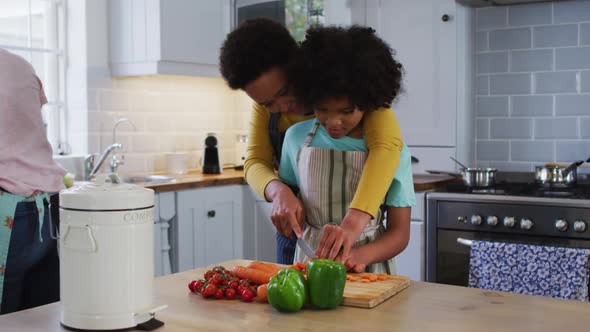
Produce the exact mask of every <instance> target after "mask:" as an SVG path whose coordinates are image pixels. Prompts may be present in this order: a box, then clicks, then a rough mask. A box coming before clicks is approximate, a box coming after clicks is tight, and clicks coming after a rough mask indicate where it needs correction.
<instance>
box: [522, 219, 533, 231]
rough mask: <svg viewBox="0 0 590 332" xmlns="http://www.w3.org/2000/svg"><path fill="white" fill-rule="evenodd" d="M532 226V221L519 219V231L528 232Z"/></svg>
mask: <svg viewBox="0 0 590 332" xmlns="http://www.w3.org/2000/svg"><path fill="white" fill-rule="evenodd" d="M534 225H535V223H533V221H532V220H530V219H527V218H522V219H520V229H523V230H525V231H528V230H529V229H531V228H533V226H534Z"/></svg>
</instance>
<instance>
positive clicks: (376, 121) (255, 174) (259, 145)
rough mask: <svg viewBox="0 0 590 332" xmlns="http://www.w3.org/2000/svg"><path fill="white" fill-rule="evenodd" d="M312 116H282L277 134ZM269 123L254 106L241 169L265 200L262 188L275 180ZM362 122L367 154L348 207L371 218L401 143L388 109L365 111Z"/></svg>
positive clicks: (388, 181) (261, 109) (390, 177)
mask: <svg viewBox="0 0 590 332" xmlns="http://www.w3.org/2000/svg"><path fill="white" fill-rule="evenodd" d="M312 117H313V115H308V116H301V115H294V114H289V113H281V116H280V119H279V131H280V132H281V133H283V132H285V131H287V129H288V128H289V127H290V126H292V125H293V124H295V123H297V122H300V121H304V120H308V119H310V118H312ZM269 121H270V112H269V111H268V110H267V109H265V108H264V107H263V106H260V105H259V104H256V103H255V104H254V107H253V112H252V117H251V120H250V134H249V143H248V150H247V157H246V161H245V163H244V170H245V172H246V181H247V182H248V184H249V185H250V186H251V187H252V188H253V189H254V191H255V192H256V193H257V194H258V195H260V197H265V195H264V189H265V188H266V186H267V185H268V183H269V182H270V181H272V180H278V176H277V174H276V173H275V170H274V165H273V149H272V145H271V139H270V134H269V130H268V124H269ZM363 121H364V124H363V126H364V133H365V139H366V144H367V149H368V150H369V155H368V158H367V162H366V163H365V167H364V168H363V174H362V175H361V180H360V183H359V186H358V188H357V191H356V193H355V194H354V198H353V200H352V202H351V204H350V206H349V208H353V209H358V210H361V211H364V212H366V213H369V214H371V215H372V216H374V215H375V214H376V213H377V210H378V209H379V206H380V205H381V202H382V201H383V198H384V197H385V194H386V193H387V190H388V189H389V186H390V185H391V181H392V180H393V177H394V175H395V171H396V170H397V167H398V165H399V160H400V154H401V151H402V148H403V142H402V137H401V131H400V128H399V124H398V122H397V118H396V117H395V114H394V113H393V111H392V110H391V109H388V108H380V109H378V110H375V111H371V112H367V113H366V114H365V116H364V120H363ZM278 158H280V156H278Z"/></svg>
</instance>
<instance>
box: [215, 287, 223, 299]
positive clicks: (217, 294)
mask: <svg viewBox="0 0 590 332" xmlns="http://www.w3.org/2000/svg"><path fill="white" fill-rule="evenodd" d="M224 295H225V291H224V290H223V289H222V288H218V289H217V291H216V292H215V298H216V299H218V300H221V299H222V298H223V296H224Z"/></svg>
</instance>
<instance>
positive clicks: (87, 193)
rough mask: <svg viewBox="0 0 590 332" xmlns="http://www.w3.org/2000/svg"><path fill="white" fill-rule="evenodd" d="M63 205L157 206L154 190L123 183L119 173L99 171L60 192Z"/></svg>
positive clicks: (115, 208)
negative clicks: (86, 180)
mask: <svg viewBox="0 0 590 332" xmlns="http://www.w3.org/2000/svg"><path fill="white" fill-rule="evenodd" d="M59 206H60V208H62V209H69V210H81V211H122V210H137V209H145V208H150V207H153V206H154V191H153V190H152V189H147V188H144V187H141V186H138V185H135V184H130V183H121V181H120V179H119V177H118V176H117V175H116V174H98V175H97V176H96V180H95V181H93V182H82V183H77V184H75V185H74V186H73V187H71V188H68V189H64V190H62V191H60V192H59Z"/></svg>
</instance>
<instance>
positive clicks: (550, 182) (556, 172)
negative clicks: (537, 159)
mask: <svg viewBox="0 0 590 332" xmlns="http://www.w3.org/2000/svg"><path fill="white" fill-rule="evenodd" d="M568 168H570V167H569V166H568V167H561V166H536V167H535V179H536V181H537V183H540V184H542V185H546V186H556V187H568V186H571V185H574V184H576V180H577V178H578V170H577V169H576V168H573V169H571V170H568V171H567V172H566V169H568Z"/></svg>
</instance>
